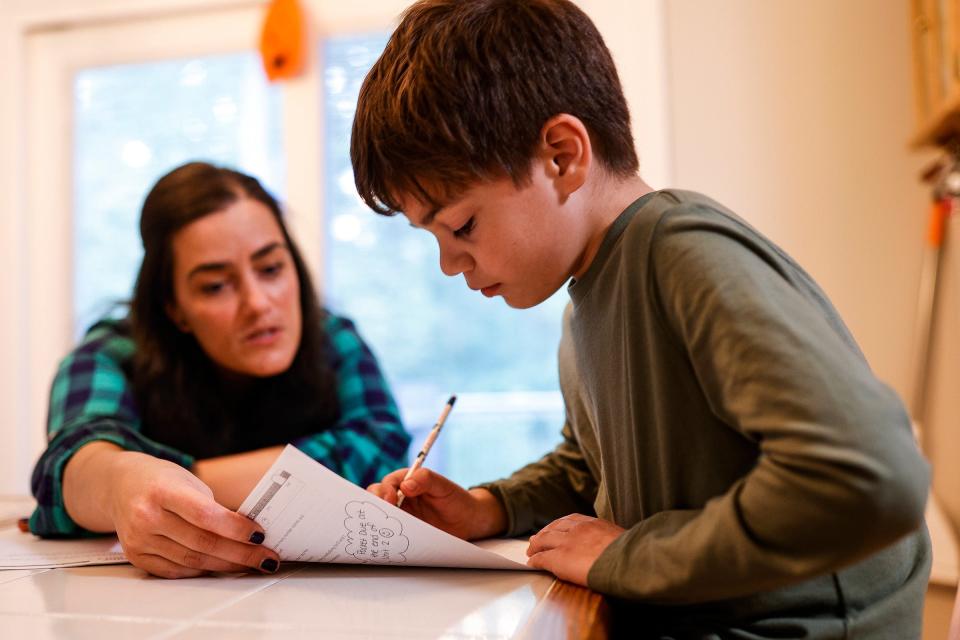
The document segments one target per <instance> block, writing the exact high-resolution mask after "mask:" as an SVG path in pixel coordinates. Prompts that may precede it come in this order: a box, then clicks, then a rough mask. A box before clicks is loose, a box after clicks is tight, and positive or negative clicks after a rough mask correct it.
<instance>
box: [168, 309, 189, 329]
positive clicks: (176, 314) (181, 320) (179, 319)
mask: <svg viewBox="0 0 960 640" xmlns="http://www.w3.org/2000/svg"><path fill="white" fill-rule="evenodd" d="M164 309H165V310H166V312H167V317H168V318H170V321H171V322H173V324H175V325H176V326H177V328H178V329H180V331H183V332H184V333H190V323H189V322H187V318H186V317H185V316H184V315H183V311H181V310H180V307H179V306H178V305H176V304H174V303H172V302H168V303H167V304H166V306H165V307H164Z"/></svg>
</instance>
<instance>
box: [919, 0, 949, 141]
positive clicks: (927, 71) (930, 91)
mask: <svg viewBox="0 0 960 640" xmlns="http://www.w3.org/2000/svg"><path fill="white" fill-rule="evenodd" d="M910 11H911V18H912V19H911V25H912V29H913V59H914V89H915V91H914V95H915V104H916V112H917V132H916V135H915V136H914V138H913V141H912V143H913V146H914V147H924V146H944V145H946V144H948V143H949V142H950V141H951V140H954V139H957V138H960V2H958V1H957V0H910Z"/></svg>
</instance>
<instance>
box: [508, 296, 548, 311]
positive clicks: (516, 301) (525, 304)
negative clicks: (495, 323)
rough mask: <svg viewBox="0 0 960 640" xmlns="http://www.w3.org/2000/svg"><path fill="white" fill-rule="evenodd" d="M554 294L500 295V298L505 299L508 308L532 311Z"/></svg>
mask: <svg viewBox="0 0 960 640" xmlns="http://www.w3.org/2000/svg"><path fill="white" fill-rule="evenodd" d="M553 293H554V292H550V293H547V295H529V294H528V295H526V296H523V295H510V294H500V297H502V298H503V301H504V302H505V303H507V306H508V307H510V308H512V309H530V308H531V307H535V306H537V305H538V304H540V303H541V302H543V301H544V300H546V299H547V298H549V297H550V296H552V295H553Z"/></svg>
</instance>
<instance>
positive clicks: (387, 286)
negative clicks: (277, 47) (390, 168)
mask: <svg viewBox="0 0 960 640" xmlns="http://www.w3.org/2000/svg"><path fill="white" fill-rule="evenodd" d="M385 42H386V36H385V35H382V34H373V35H370V34H366V35H358V36H347V37H337V38H333V39H330V40H327V41H325V42H323V43H322V44H321V50H320V51H319V52H318V53H319V55H320V59H321V60H322V62H323V78H322V81H323V90H324V98H323V99H324V116H325V122H324V132H325V133H324V139H325V144H324V149H323V152H324V164H325V176H323V177H322V178H323V179H324V188H323V192H324V194H325V195H324V198H325V201H324V211H325V225H326V235H325V238H323V242H324V248H325V249H324V256H323V259H324V261H325V265H324V276H325V281H324V282H322V283H319V284H320V287H321V289H322V295H323V299H324V301H325V303H326V304H327V305H328V306H329V307H330V308H331V309H333V310H334V311H335V312H337V313H341V314H343V315H346V316H348V317H350V318H352V319H353V320H354V321H355V322H356V323H357V326H358V328H359V330H360V332H361V334H362V335H363V336H364V338H365V339H366V340H367V342H368V343H369V344H370V346H371V348H372V349H373V350H374V352H375V353H376V355H377V357H378V359H379V360H380V364H381V366H382V368H383V369H384V371H385V373H386V375H387V378H388V380H389V381H390V384H391V386H392V388H393V390H394V392H395V394H396V396H397V400H398V402H399V404H400V407H401V412H402V414H403V417H404V421H405V423H406V424H407V426H408V428H409V429H410V430H411V432H412V433H413V436H414V441H413V444H412V446H411V449H412V451H411V454H414V455H415V454H416V451H417V450H418V449H419V446H420V444H421V443H422V440H423V438H424V436H425V434H426V432H427V431H428V430H429V428H430V427H431V426H432V424H433V422H434V421H435V420H436V418H437V416H438V415H439V413H440V410H441V408H442V405H443V403H444V401H445V400H446V398H447V396H449V395H450V394H451V393H456V394H458V397H459V399H458V401H457V406H456V408H455V409H454V411H453V413H452V414H451V416H450V419H449V421H448V422H447V426H446V427H445V429H444V434H443V436H442V437H441V438H440V439H439V440H438V442H437V444H436V445H435V447H434V449H433V451H432V452H431V454H430V458H429V459H428V466H430V467H431V468H434V469H436V470H438V471H440V472H442V473H445V474H447V475H448V476H450V477H451V478H453V479H454V480H456V481H458V482H461V483H464V484H473V483H476V482H481V481H484V480H490V479H494V478H496V477H500V476H503V475H505V474H507V473H509V472H511V471H513V470H515V469H517V468H519V467H520V466H522V465H523V464H525V463H527V462H530V461H533V460H535V459H537V458H539V457H540V456H541V455H542V454H544V453H546V452H547V451H548V450H550V449H551V448H552V447H553V446H554V445H555V444H556V443H557V442H558V441H559V432H560V427H561V425H562V423H563V405H562V400H561V398H560V394H559V391H558V381H557V366H556V349H557V345H558V342H559V336H560V322H561V315H562V310H563V306H564V305H565V304H566V301H567V294H566V292H565V291H560V292H558V293H557V294H556V295H554V296H553V297H552V298H551V299H550V300H548V301H547V302H545V303H543V304H541V305H539V306H538V307H535V308H533V309H530V310H524V311H517V310H514V309H510V308H509V307H507V306H506V305H505V304H504V303H503V302H502V300H500V299H499V298H497V299H494V300H488V299H486V298H484V297H483V296H481V295H480V294H479V293H477V292H474V291H470V290H469V289H468V288H467V287H466V286H465V284H464V282H463V279H462V277H458V278H448V277H446V276H444V275H443V274H442V273H441V272H440V269H439V258H438V255H437V248H436V244H435V243H434V241H433V239H432V236H430V234H428V233H426V232H424V231H421V230H416V229H413V228H411V227H409V225H407V223H406V220H405V219H404V218H403V217H402V216H398V217H394V218H386V217H383V216H378V215H377V214H374V213H373V212H371V211H370V210H369V209H368V208H367V207H366V205H364V204H363V202H362V201H361V200H360V198H359V196H358V195H357V193H356V189H355V187H354V183H353V173H352V170H351V166H350V156H349V141H350V129H351V124H352V121H353V113H354V109H355V105H356V99H357V94H358V91H359V87H360V84H361V82H362V80H363V77H364V75H365V74H366V72H367V70H368V69H369V68H370V65H371V64H372V63H373V62H374V60H375V59H376V57H377V56H378V55H379V53H380V51H381V50H382V48H383V45H384V44H385ZM75 126H76V131H75V155H74V167H75V169H74V171H75V179H74V195H75V211H76V225H75V233H74V247H75V274H74V291H75V298H74V301H75V303H74V309H75V329H76V333H77V335H78V336H79V335H82V332H83V330H84V329H85V328H86V327H87V326H89V324H90V323H91V322H92V321H93V320H96V319H97V318H99V317H100V316H102V315H103V314H104V313H105V312H106V311H108V310H109V308H110V307H111V305H112V304H113V303H115V301H117V300H126V299H128V298H129V296H130V293H131V290H132V285H133V280H134V278H135V276H136V269H137V267H138V265H139V261H140V259H141V256H142V249H141V246H140V242H139V235H138V229H137V219H138V215H139V207H140V205H141V203H142V200H143V197H144V195H145V194H146V191H147V189H149V187H150V186H151V185H152V184H153V182H154V181H155V180H156V179H157V178H158V177H159V176H161V175H162V174H163V173H165V172H166V171H168V170H170V169H171V168H172V167H174V166H176V165H178V164H180V163H182V162H185V161H187V160H191V159H206V160H210V161H213V162H216V163H221V164H225V165H228V166H234V167H237V168H239V169H240V170H242V171H245V172H248V173H251V174H253V175H255V176H257V177H259V178H261V180H262V181H263V182H264V184H265V185H266V186H267V187H268V188H269V189H270V190H271V191H272V192H273V193H274V194H275V195H277V196H278V197H279V198H280V199H281V200H282V199H283V195H284V194H283V192H282V190H281V189H280V187H281V185H282V184H283V183H284V180H285V175H286V171H288V170H291V171H295V170H296V168H295V167H291V168H287V167H285V166H284V160H283V159H284V153H283V145H282V129H281V127H282V126H283V124H282V115H281V95H280V91H279V89H278V87H276V86H272V85H269V84H268V83H267V82H266V81H265V79H264V78H263V73H262V71H261V69H260V63H259V60H258V59H257V57H256V56H255V55H254V54H252V53H250V54H235V55H225V56H208V57H204V58H198V59H192V60H170V61H163V62H150V63H142V64H131V65H122V66H111V67H99V68H94V69H88V70H84V71H82V72H80V73H78V74H77V76H76V81H75ZM319 240H320V239H318V241H319ZM307 241H308V239H305V238H300V239H299V242H301V243H304V242H307Z"/></svg>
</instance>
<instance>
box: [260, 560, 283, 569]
mask: <svg viewBox="0 0 960 640" xmlns="http://www.w3.org/2000/svg"><path fill="white" fill-rule="evenodd" d="M278 566H280V565H278V564H277V561H276V560H274V559H273V558H267V559H266V560H264V561H263V562H261V563H260V568H261V569H263V570H264V571H266V572H267V573H273V572H274V571H276V570H277V567H278Z"/></svg>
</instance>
